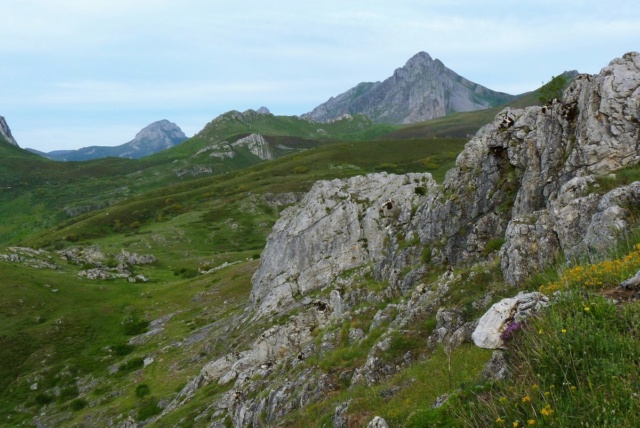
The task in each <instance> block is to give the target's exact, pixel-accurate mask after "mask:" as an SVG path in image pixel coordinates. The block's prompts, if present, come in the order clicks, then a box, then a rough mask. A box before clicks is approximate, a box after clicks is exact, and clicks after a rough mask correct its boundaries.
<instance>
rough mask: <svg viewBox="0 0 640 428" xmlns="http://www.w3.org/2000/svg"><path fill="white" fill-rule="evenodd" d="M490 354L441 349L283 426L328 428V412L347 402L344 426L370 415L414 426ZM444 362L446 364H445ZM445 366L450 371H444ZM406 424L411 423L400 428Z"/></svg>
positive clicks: (330, 399)
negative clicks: (436, 401) (431, 406)
mask: <svg viewBox="0 0 640 428" xmlns="http://www.w3.org/2000/svg"><path fill="white" fill-rule="evenodd" d="M489 357H490V352H488V351H484V350H479V349H477V348H474V347H473V346H469V345H464V346H462V347H460V348H458V349H456V350H455V351H453V352H452V354H451V355H450V356H449V355H447V354H446V353H445V352H444V351H443V350H442V349H439V350H438V351H437V352H435V353H434V354H433V355H432V356H431V357H430V358H429V359H426V360H424V361H421V362H418V363H415V364H412V365H411V366H409V367H408V368H407V369H405V370H403V371H402V372H400V373H398V374H396V375H394V376H392V377H391V378H389V379H387V380H384V381H382V382H380V383H379V384H377V385H374V386H371V387H369V386H366V385H359V386H357V387H355V388H351V389H347V390H343V391H341V392H339V393H337V394H335V395H332V396H330V397H328V398H327V399H326V400H323V401H321V402H318V403H315V404H311V405H309V406H307V407H305V408H304V409H302V410H299V411H296V412H294V413H292V414H291V415H290V416H289V417H288V418H287V422H286V423H285V426H288V427H306V426H317V427H329V426H332V422H331V419H332V417H333V413H334V408H335V407H336V406H337V405H338V404H340V403H343V402H345V401H347V400H351V402H350V404H349V407H348V410H347V418H348V421H349V426H366V424H367V423H368V422H369V421H370V420H371V419H372V418H373V416H376V415H377V416H381V417H383V418H384V419H385V420H386V421H387V422H388V423H389V425H390V426H398V427H402V426H407V427H420V426H424V425H420V421H421V420H422V419H424V418H422V417H421V413H422V412H423V409H424V408H425V404H426V405H427V406H429V405H430V404H431V403H432V402H433V401H435V399H436V398H438V397H439V396H440V395H442V394H444V393H446V392H448V391H450V390H451V389H450V387H451V388H453V389H455V388H457V387H458V386H460V385H464V384H465V383H468V382H472V381H473V380H474V379H476V378H477V376H478V374H479V372H480V371H481V370H482V368H483V367H484V365H485V364H486V362H487V360H488V359H489ZM449 358H450V359H449ZM449 367H451V369H449ZM407 421H409V422H410V421H413V422H412V423H410V424H406V422H407Z"/></svg>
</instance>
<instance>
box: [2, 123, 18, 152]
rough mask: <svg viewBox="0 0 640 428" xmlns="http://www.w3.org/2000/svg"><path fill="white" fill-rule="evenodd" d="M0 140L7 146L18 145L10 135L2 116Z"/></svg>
mask: <svg viewBox="0 0 640 428" xmlns="http://www.w3.org/2000/svg"><path fill="white" fill-rule="evenodd" d="M0 139H3V140H5V141H6V142H8V143H9V144H13V145H14V146H17V145H18V143H17V142H16V139H15V138H13V135H11V129H9V125H8V124H7V121H6V120H5V119H4V117H2V116H0Z"/></svg>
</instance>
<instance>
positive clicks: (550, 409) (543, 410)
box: [540, 404, 554, 416]
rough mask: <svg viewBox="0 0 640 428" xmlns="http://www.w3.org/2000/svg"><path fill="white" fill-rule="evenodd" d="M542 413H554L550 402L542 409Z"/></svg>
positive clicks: (548, 414) (549, 414)
mask: <svg viewBox="0 0 640 428" xmlns="http://www.w3.org/2000/svg"><path fill="white" fill-rule="evenodd" d="M540 413H542V414H543V415H544V416H551V415H553V413H554V410H553V409H552V408H551V405H550V404H547V405H546V406H544V407H543V408H542V409H541V410H540Z"/></svg>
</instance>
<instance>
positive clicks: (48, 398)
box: [35, 394, 53, 406]
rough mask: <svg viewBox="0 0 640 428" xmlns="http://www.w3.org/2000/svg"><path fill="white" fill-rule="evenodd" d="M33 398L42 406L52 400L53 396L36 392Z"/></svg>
mask: <svg viewBox="0 0 640 428" xmlns="http://www.w3.org/2000/svg"><path fill="white" fill-rule="evenodd" d="M35 400H36V403H37V404H38V405H40V406H44V405H47V404H49V403H51V402H53V397H52V396H50V395H48V394H38V395H36V398H35Z"/></svg>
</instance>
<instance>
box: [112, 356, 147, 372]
mask: <svg viewBox="0 0 640 428" xmlns="http://www.w3.org/2000/svg"><path fill="white" fill-rule="evenodd" d="M143 367H144V358H142V357H136V358H132V359H131V360H129V361H126V362H124V363H122V364H120V366H119V367H118V372H120V373H126V372H130V371H133V370H137V369H141V368H143Z"/></svg>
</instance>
